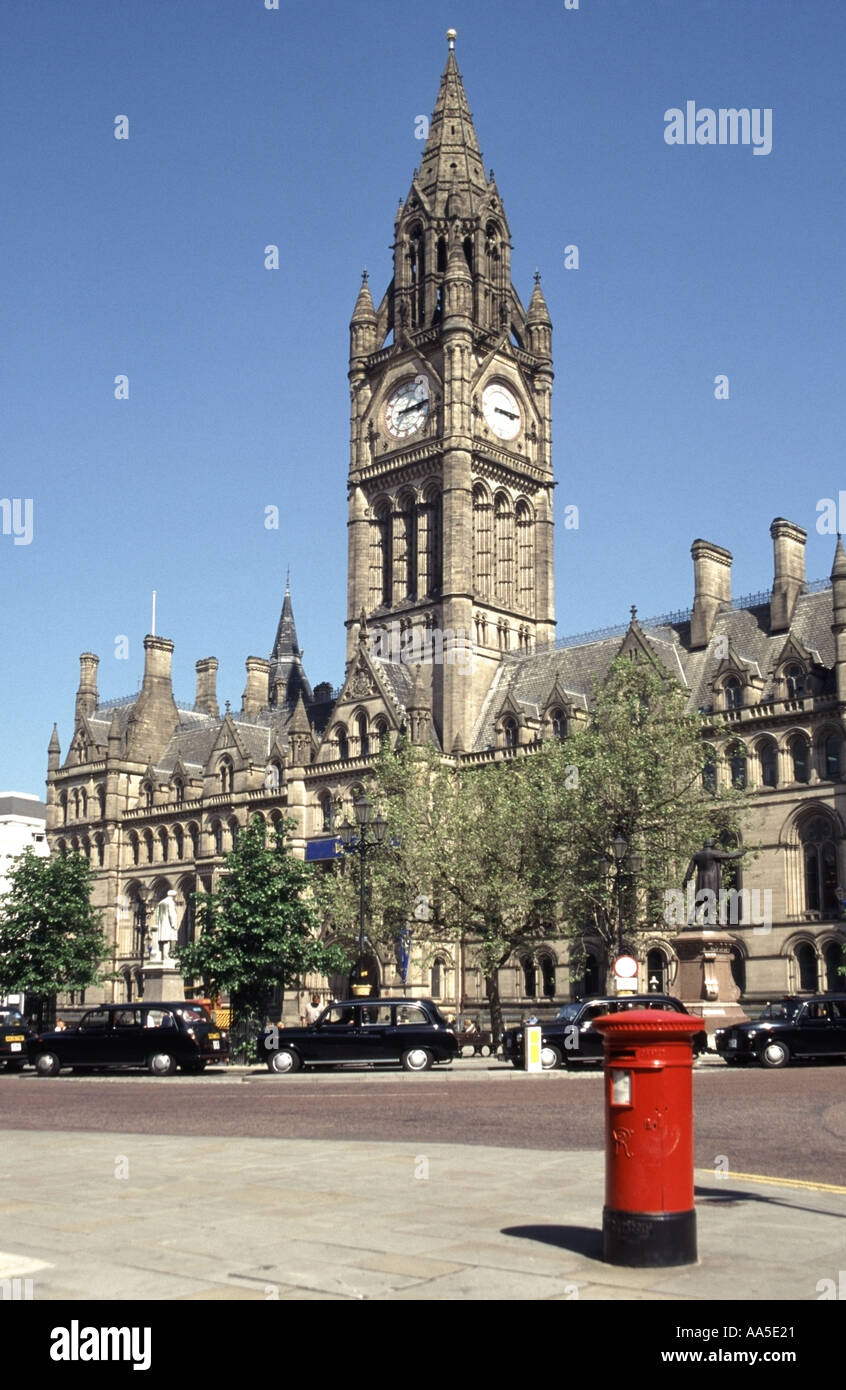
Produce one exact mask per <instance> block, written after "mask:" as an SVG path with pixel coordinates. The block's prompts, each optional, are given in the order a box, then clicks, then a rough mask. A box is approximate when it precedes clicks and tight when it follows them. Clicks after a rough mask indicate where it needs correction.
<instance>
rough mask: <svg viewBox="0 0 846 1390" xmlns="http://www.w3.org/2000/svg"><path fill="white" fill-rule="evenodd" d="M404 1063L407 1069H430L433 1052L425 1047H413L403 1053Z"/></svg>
mask: <svg viewBox="0 0 846 1390" xmlns="http://www.w3.org/2000/svg"><path fill="white" fill-rule="evenodd" d="M402 1064H403V1067H404V1068H405V1070H406V1071H428V1070H429V1068H430V1067H431V1065H432V1054H431V1052H429V1051H428V1050H427V1049H426V1048H425V1047H412V1048H410V1049H409V1051H408V1052H404V1053H403V1054H402Z"/></svg>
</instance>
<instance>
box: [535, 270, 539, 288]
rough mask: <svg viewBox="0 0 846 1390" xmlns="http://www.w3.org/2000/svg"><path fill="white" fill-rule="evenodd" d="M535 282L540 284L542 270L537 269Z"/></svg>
mask: <svg viewBox="0 0 846 1390" xmlns="http://www.w3.org/2000/svg"><path fill="white" fill-rule="evenodd" d="M535 284H536V285H539V284H540V271H539V270H537V269H535Z"/></svg>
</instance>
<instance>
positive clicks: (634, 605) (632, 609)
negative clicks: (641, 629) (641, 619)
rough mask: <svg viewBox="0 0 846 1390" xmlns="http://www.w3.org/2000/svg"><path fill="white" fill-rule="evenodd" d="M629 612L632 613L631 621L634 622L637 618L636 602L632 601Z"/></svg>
mask: <svg viewBox="0 0 846 1390" xmlns="http://www.w3.org/2000/svg"><path fill="white" fill-rule="evenodd" d="M631 613H632V622H636V620H637V606H636V604H634V603H633V604H632V608H631Z"/></svg>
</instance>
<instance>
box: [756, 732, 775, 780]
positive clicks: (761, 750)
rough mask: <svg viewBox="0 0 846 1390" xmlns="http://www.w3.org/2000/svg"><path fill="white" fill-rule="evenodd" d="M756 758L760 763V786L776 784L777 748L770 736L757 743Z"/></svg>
mask: <svg viewBox="0 0 846 1390" xmlns="http://www.w3.org/2000/svg"><path fill="white" fill-rule="evenodd" d="M758 760H759V762H760V765H761V786H762V787H777V786H778V748H777V747H776V745H775V744H774V743H773V741H772V739H771V738H767V739H764V741H763V743H759V744H758Z"/></svg>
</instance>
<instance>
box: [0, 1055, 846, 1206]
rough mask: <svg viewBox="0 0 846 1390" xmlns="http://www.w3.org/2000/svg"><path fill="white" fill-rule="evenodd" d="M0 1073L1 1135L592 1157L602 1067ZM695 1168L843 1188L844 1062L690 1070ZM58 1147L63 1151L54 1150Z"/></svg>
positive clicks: (599, 1135)
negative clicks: (448, 1148) (475, 1147)
mask: <svg viewBox="0 0 846 1390" xmlns="http://www.w3.org/2000/svg"><path fill="white" fill-rule="evenodd" d="M471 1065H472V1066H473V1068H474V1069H473V1070H472V1071H471V1070H467V1071H463V1073H462V1074H461V1075H459V1074H458V1069H457V1068H456V1070H455V1071H454V1072H453V1074H451V1075H450V1074H448V1073H447V1074H445V1073H442V1072H436V1073H432V1074H427V1075H425V1076H420V1075H405V1074H403V1073H393V1072H391V1073H386V1072H381V1073H360V1072H359V1073H350V1072H346V1073H322V1074H319V1075H315V1074H311V1075H300V1076H293V1077H276V1076H270V1075H268V1074H267V1073H266V1072H254V1073H251V1074H240V1073H237V1072H236V1073H233V1072H232V1071H226V1070H224V1069H220V1070H219V1071H210V1072H207V1073H206V1074H205V1075H204V1076H199V1077H192V1078H188V1077H185V1078H183V1077H181V1076H176V1077H173V1078H162V1079H160V1080H151V1079H148V1078H146V1077H144V1076H143V1075H137V1076H135V1075H126V1076H124V1075H117V1074H114V1073H113V1074H111V1075H109V1076H98V1077H73V1076H68V1075H63V1076H60V1077H56V1078H50V1079H47V1078H45V1079H40V1078H36V1077H34V1076H31V1075H26V1074H24V1075H3V1076H0V1128H2V1129H16V1130H27V1129H31V1130H52V1131H63V1130H64V1131H74V1130H75V1131H97V1132H105V1131H109V1132H113V1133H114V1132H126V1133H134V1134H168V1135H179V1134H185V1135H206V1136H216V1137H223V1138H226V1137H229V1136H231V1137H233V1138H237V1137H249V1138H286V1137H288V1138H292V1139H328V1140H342V1139H359V1140H370V1141H373V1140H375V1141H384V1142H397V1141H404V1142H407V1141H408V1140H409V1139H411V1140H413V1142H414V1143H415V1144H419V1145H420V1146H421V1150H422V1149H423V1147H424V1146H425V1145H426V1144H427V1143H428V1144H438V1143H453V1144H455V1143H459V1144H482V1145H493V1146H500V1147H509V1148H525V1149H561V1150H567V1151H578V1150H594V1151H595V1150H597V1149H601V1148H602V1146H603V1143H604V1119H603V1104H602V1085H601V1077H600V1075H599V1074H598V1073H591V1074H579V1075H568V1074H566V1073H552V1074H547V1075H542V1076H538V1077H533V1076H526V1075H523V1074H522V1073H517V1072H513V1071H511V1070H510V1069H508V1068H502V1067H491V1066H490V1065H483V1064H481V1063H476V1064H471ZM694 1103H695V1129H696V1165H697V1167H698V1168H702V1169H705V1168H711V1169H728V1171H729V1172H731V1173H750V1174H761V1175H768V1176H774V1177H780V1178H793V1179H798V1180H804V1181H810V1182H824V1183H836V1184H844V1185H846V1067H842V1066H836V1065H835V1066H810V1067H795V1068H789V1069H787V1070H786V1071H777V1072H769V1071H762V1070H759V1069H757V1068H756V1069H755V1070H749V1071H746V1070H743V1071H729V1070H728V1069H727V1068H724V1067H721V1066H712V1067H706V1068H703V1069H701V1070H697V1071H696V1072H695V1074H694ZM57 1152H58V1151H57Z"/></svg>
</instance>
